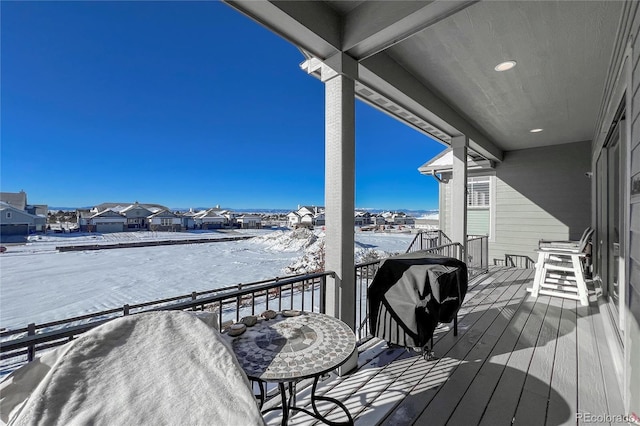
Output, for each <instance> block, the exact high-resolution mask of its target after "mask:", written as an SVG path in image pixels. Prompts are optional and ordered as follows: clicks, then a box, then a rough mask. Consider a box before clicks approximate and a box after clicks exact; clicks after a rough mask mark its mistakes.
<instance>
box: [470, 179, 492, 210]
mask: <svg viewBox="0 0 640 426" xmlns="http://www.w3.org/2000/svg"><path fill="white" fill-rule="evenodd" d="M489 188H490V176H474V177H469V178H467V207H490V206H491V204H490V201H491V200H490V197H489V194H490V189H489Z"/></svg>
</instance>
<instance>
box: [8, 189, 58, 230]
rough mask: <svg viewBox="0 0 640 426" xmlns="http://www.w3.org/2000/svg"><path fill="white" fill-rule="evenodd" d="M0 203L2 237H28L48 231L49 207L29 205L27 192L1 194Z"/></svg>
mask: <svg viewBox="0 0 640 426" xmlns="http://www.w3.org/2000/svg"><path fill="white" fill-rule="evenodd" d="M0 203H1V205H2V207H1V208H2V214H1V216H0V235H28V234H29V233H32V232H44V231H45V230H46V226H47V211H48V209H47V206H46V205H41V204H36V205H30V204H28V203H27V193H26V192H24V191H20V192H0Z"/></svg>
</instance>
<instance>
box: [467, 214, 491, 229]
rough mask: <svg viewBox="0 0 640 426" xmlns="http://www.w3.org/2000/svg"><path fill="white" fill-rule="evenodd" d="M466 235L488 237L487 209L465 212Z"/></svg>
mask: <svg viewBox="0 0 640 426" xmlns="http://www.w3.org/2000/svg"><path fill="white" fill-rule="evenodd" d="M467 234H468V235H489V209H488V208H482V209H478V208H476V209H471V208H470V209H469V210H467Z"/></svg>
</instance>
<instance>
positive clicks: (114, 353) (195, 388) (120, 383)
mask: <svg viewBox="0 0 640 426" xmlns="http://www.w3.org/2000/svg"><path fill="white" fill-rule="evenodd" d="M0 390H1V395H2V396H1V398H0V413H1V414H0V416H1V419H2V421H3V422H5V423H6V422H9V423H10V424H15V425H21V424H60V425H65V424H121V425H125V424H130V425H135V424H150V425H151V424H225V425H241V424H242V425H256V424H263V420H262V416H261V415H260V411H259V410H258V407H257V404H256V402H255V399H254V396H253V394H252V392H251V389H250V387H249V382H248V380H247V377H246V376H245V374H244V372H243V371H242V369H241V367H240V365H239V364H238V361H237V360H236V358H235V356H234V355H233V353H232V352H231V350H230V349H229V348H228V346H227V345H226V344H225V342H224V339H223V338H222V336H221V335H220V333H218V331H217V330H216V329H214V328H212V327H210V326H209V325H208V324H206V323H205V322H204V321H201V320H200V319H198V318H197V317H195V316H194V315H191V314H189V313H186V312H153V313H145V314H138V315H131V316H127V317H122V318H118V319H115V320H112V321H110V322H107V323H106V324H104V325H102V326H100V327H97V328H95V329H93V330H91V331H89V332H87V333H85V334H83V335H81V336H80V337H79V338H77V339H76V340H73V341H72V342H70V343H67V344H65V345H63V346H60V347H59V348H57V349H56V350H54V351H51V352H48V353H46V354H44V355H43V356H42V357H40V358H39V359H38V360H37V361H34V362H31V363H29V364H27V365H25V366H24V367H22V368H20V369H18V370H16V371H15V372H14V373H12V374H11V375H9V376H7V378H6V380H4V381H3V382H2V383H0Z"/></svg>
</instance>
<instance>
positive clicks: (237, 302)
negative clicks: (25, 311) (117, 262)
mask: <svg viewBox="0 0 640 426" xmlns="http://www.w3.org/2000/svg"><path fill="white" fill-rule="evenodd" d="M330 275H333V272H330V271H326V272H321V273H315V274H307V275H296V276H290V277H285V278H275V279H271V280H263V281H257V282H252V283H248V284H238V285H235V286H230V287H225V288H221V289H216V290H210V291H206V292H193V293H191V294H188V295H181V296H176V297H171V298H168V299H161V300H155V301H152V302H146V303H140V304H135V305H124V306H123V307H122V308H117V309H110V310H106V311H100V312H96V313H93V314H87V315H82V316H77V317H73V318H67V319H64V320H60V321H53V322H48V323H44V324H34V323H31V324H29V325H28V326H27V327H23V328H19V329H15V330H7V331H3V332H2V333H0V338H1V339H2V341H1V342H0V360H2V366H1V370H3V371H7V370H9V371H10V370H12V369H13V368H16V367H18V366H20V365H21V364H24V363H25V362H30V361H32V360H33V359H34V357H35V355H36V353H37V352H40V351H43V350H46V349H50V348H53V347H55V346H59V345H62V344H64V343H67V342H68V341H70V340H72V339H73V338H74V337H75V336H77V335H79V334H82V333H84V332H86V331H89V330H91V329H92V328H94V327H97V326H99V325H101V324H104V323H105V322H107V321H109V320H111V319H114V318H117V317H121V316H125V315H131V314H135V313H140V312H149V311H159V310H192V311H209V312H214V313H216V314H217V318H218V327H219V329H220V330H222V329H224V328H225V327H227V326H228V325H230V324H232V323H233V322H237V321H239V320H240V319H241V318H242V317H244V316H248V315H256V314H259V313H261V312H262V311H263V310H267V309H273V310H276V311H282V310H285V309H300V310H304V311H310V312H321V313H324V312H325V301H324V295H325V293H326V279H327V277H328V276H330Z"/></svg>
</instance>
